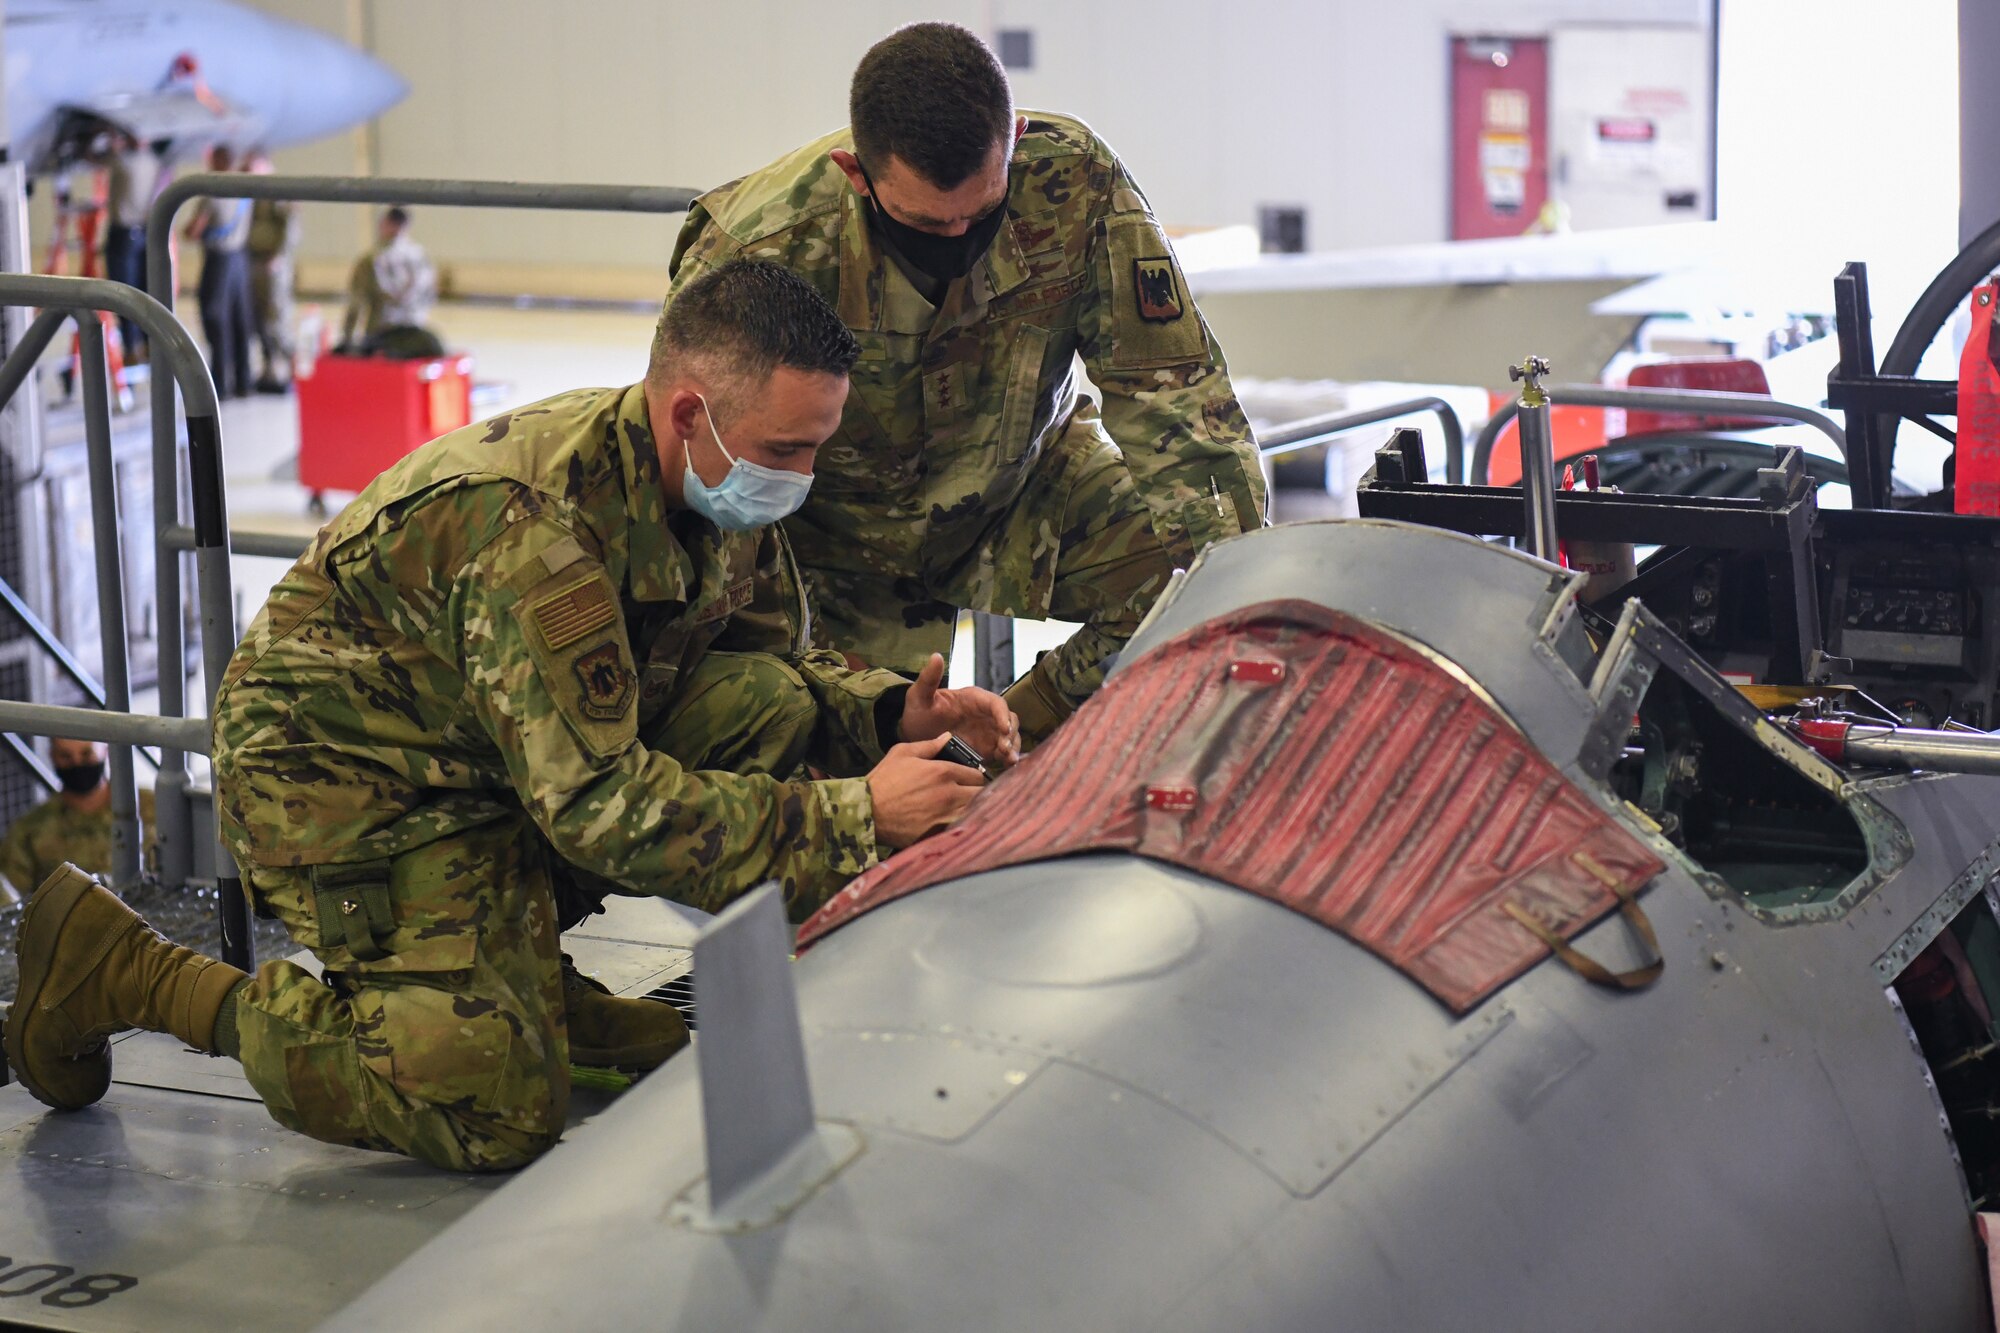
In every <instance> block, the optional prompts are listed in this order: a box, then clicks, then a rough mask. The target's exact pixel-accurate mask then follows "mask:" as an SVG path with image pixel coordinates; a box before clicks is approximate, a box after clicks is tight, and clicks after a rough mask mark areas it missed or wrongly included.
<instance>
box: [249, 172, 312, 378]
mask: <svg viewBox="0 0 2000 1333" xmlns="http://www.w3.org/2000/svg"><path fill="white" fill-rule="evenodd" d="M301 222H302V219H301V218H300V216H299V206H298V205H297V204H296V203H293V202H292V201H291V200H289V199H259V200H257V201H256V202H255V203H254V204H253V205H252V206H251V210H250V301H251V311H252V314H253V315H254V317H255V319H254V322H255V324H256V329H257V341H258V343H259V344H261V345H262V347H263V349H264V377H265V378H266V379H274V378H277V375H276V370H277V367H279V366H283V367H284V368H285V378H288V379H289V378H290V376H291V366H292V353H293V351H294V347H293V337H292V323H293V312H292V303H293V295H294V293H293V288H294V286H295V285H296V283H297V280H298V279H297V274H296V273H295V271H294V269H295V265H296V263H297V259H298V250H299V231H300V225H301Z"/></svg>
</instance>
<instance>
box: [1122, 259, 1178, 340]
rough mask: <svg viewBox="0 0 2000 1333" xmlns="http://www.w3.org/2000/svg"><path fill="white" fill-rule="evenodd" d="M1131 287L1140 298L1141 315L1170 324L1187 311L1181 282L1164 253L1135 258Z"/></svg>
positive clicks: (1160, 322) (1141, 317)
mask: <svg viewBox="0 0 2000 1333" xmlns="http://www.w3.org/2000/svg"><path fill="white" fill-rule="evenodd" d="M1132 279H1133V282H1132V289H1133V293H1134V295H1136V296H1137V298H1138V301H1139V318H1140V319H1144V320H1150V321H1152V322H1153V323H1155V324H1171V323H1173V322H1174V321H1175V320H1177V319H1179V318H1180V317H1181V316H1182V315H1183V314H1185V313H1187V307H1185V306H1183V305H1182V304H1181V289H1180V281H1179V279H1178V278H1177V277H1176V276H1175V274H1174V261H1173V260H1172V259H1169V258H1168V257H1166V256H1165V255H1161V256H1159V257H1158V258H1155V259H1135V260H1133V261H1132Z"/></svg>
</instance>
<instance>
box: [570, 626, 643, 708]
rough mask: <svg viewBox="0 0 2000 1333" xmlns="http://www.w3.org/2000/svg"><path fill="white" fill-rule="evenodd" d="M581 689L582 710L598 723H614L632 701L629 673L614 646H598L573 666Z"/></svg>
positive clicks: (615, 645) (579, 656)
mask: <svg viewBox="0 0 2000 1333" xmlns="http://www.w3.org/2000/svg"><path fill="white" fill-rule="evenodd" d="M573 665H574V666H575V668H576V678H577V681H578V683H579V684H581V685H582V686H583V711H584V713H585V714H587V715H588V716H590V717H594V718H596V719H598V720H599V721H601V722H616V721H617V720H618V719H619V718H621V717H623V716H625V708H626V705H628V704H630V703H631V702H632V687H633V684H634V681H633V675H632V672H631V671H630V670H629V669H628V668H627V667H626V665H625V659H624V657H623V656H622V655H621V654H620V653H619V651H618V645H617V644H616V643H604V644H599V645H598V646H597V647H595V648H592V649H591V650H590V651H589V652H587V653H581V654H579V655H578V656H577V659H576V661H575V662H574V663H573Z"/></svg>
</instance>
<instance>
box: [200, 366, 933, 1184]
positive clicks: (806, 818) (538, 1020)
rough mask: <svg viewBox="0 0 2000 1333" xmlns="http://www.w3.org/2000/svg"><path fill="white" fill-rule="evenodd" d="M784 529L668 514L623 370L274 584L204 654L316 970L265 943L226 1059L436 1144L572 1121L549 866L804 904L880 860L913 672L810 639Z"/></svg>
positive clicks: (553, 871) (283, 1101) (360, 1133)
mask: <svg viewBox="0 0 2000 1333" xmlns="http://www.w3.org/2000/svg"><path fill="white" fill-rule="evenodd" d="M806 635H807V627H806V624H805V615H804V597H803V585H802V584H801V582H800V581H799V579H798V576H797V573H796V571H795V569H794V567H793V565H792V563H791V555H790V551H789V548H788V547H787V546H786V544H785V542H784V540H783V538H782V536H781V535H780V534H779V533H778V532H777V530H776V529H765V530H762V531H759V532H752V533H727V532H721V531H719V530H718V529H716V528H715V527H714V526H713V525H711V524H709V523H708V522H707V520H705V519H703V518H701V517H700V516H699V515H696V514H693V513H691V512H686V511H679V512H674V513H671V514H670V513H669V512H668V510H667V509H666V505H665V500H664V498H663V496H662V494H661V491H660V476H659V465H658V460H657V457H656V455H655V453H654V445H653V437H652V433H651V431H650V429H649V427H648V424H647V413H646V404H645V396H644V393H643V390H642V389H641V388H639V387H638V386H633V387H631V388H627V389H612V390H604V389H595V390H584V391H580V392H577V393H571V394H564V395H561V396H559V397H556V398H551V399H548V400H546V401H544V402H542V403H539V404H536V405H535V406H533V407H528V408H524V409H521V410H519V411H516V412H513V413H510V414H507V415H504V416H501V417H497V418H495V419H494V420H493V421H491V422H482V423H480V424H478V425H474V426H470V427H467V428H466V429H464V430H461V431H457V432H455V433H454V434H451V435H448V436H445V437H444V438H443V439H442V440H438V441H435V442H433V443H431V444H429V445H426V446H425V447H424V448H422V449H420V450H418V451H417V452H416V453H414V454H412V455H411V456H410V457H409V458H407V459H405V460H403V461H402V462H400V463H398V464H397V465H396V466H394V467H392V468H391V469H389V471H387V472H385V473H383V474H382V476H380V477H379V478H377V479H376V481H375V482H374V483H373V484H372V485H371V486H369V488H368V489H367V490H366V491H364V492H362V494H361V495H360V497H359V498H358V499H356V500H355V502H354V503H353V504H352V505H350V506H349V507H348V508H347V509H346V510H345V511H344V512H343V513H342V514H341V515H340V516H339V517H338V518H336V519H335V520H334V521H333V522H332V523H331V524H330V525H328V527H327V528H326V529H325V530H324V531H323V532H322V533H321V534H320V536H319V538H318V540H317V541H316V542H315V543H314V545H313V547H312V549H311V550H310V551H308V552H307V553H306V555H305V556H304V557H302V558H301V559H300V561H299V562H298V564H297V565H295V566H294V567H293V568H292V570H291V572H290V573H289V574H287V575H286V576H285V578H284V579H283V580H282V581H281V582H280V583H279V584H278V586H277V587H276V589H274V590H273V592H272V594H271V599H270V601H269V603H268V604H267V605H266V606H265V608H264V610H263V612H262V613H261V614H260V615H259V616H258V618H257V620H256V622H255V623H254V624H253V625H252V626H251V627H250V631H249V634H248V635H247V637H246V638H245V640H244V642H243V644H242V646H241V647H239V648H238V649H237V652H236V655H235V657H234V659H233V660H232V661H231V663H230V667H229V671H228V674H227V676H226V677H225V679H224V683H223V688H222V693H221V697H220V699H219V701H218V706H217V710H216V723H215V731H216V737H215V751H216V755H217V763H216V772H217V780H218V787H219V794H220V799H219V803H218V804H219V812H220V816H221V823H222V831H223V836H224V838H225V840H226V842H227V844H228V846H229V849H230V850H231V852H232V853H234V855H235V856H236V858H237V860H238V862H239V864H240V865H241V866H242V867H243V869H244V877H245V881H246V884H247V886H248V889H249V892H250V895H251V898H252V901H253V902H254V903H255V904H256V905H257V907H258V908H259V910H262V911H265V912H269V913H272V914H275V915H276V916H277V917H279V918H280V919H281V920H282V921H284V923H285V925H286V927H287V929H289V930H290V932H291V933H292V935H293V937H294V938H295V939H297V940H298V941H299V942H300V943H301V944H303V945H304V946H306V947H307V948H310V949H311V950H312V951H313V952H314V953H315V954H316V955H317V956H318V958H319V960H320V961H321V963H322V964H324V966H325V968H326V969H327V972H328V974H329V975H328V979H327V982H326V983H324V984H322V983H321V982H319V981H316V980H314V979H313V978H312V976H311V975H310V974H308V973H307V972H305V971H304V970H303V969H300V968H298V967H295V966H293V965H292V964H290V963H284V962H275V963H267V964H266V965H265V966H264V967H263V968H262V969H261V970H260V971H259V972H258V974H257V977H256V979H255V980H254V981H253V982H251V983H250V985H249V986H248V988H247V989H246V990H245V991H244V993H243V994H242V996H241V997H240V999H239V1001H238V1006H237V1020H236V1031H237V1037H238V1040H239V1043H240V1046H241V1058H242V1061H243V1066H244V1071H245V1073H246V1074H247V1075H248V1077H249V1079H250V1082H251V1084H252V1086H254V1087H255V1088H256V1089H257V1091H258V1092H259V1094H260V1095H262V1096H263V1097H264V1099H265V1101H266V1103H267V1104H268V1105H269V1106H270V1108H271V1111H272V1114H273V1115H275V1116H276V1117H277V1119H278V1120H279V1121H280V1122H281V1123H283V1124H286V1125H289V1126H291V1127H293V1128H295V1129H299V1130H302V1131H304V1132H305V1133H308V1134H311V1135H314V1136H315V1137H318V1138H323V1139H327V1140H331V1141H334V1142H342V1143H353V1144H358V1145H361V1146H366V1147H373V1148H382V1149H391V1150H398V1151H402V1152H407V1153H411V1154H413V1155H415V1156H418V1157H421V1158H423V1159H424V1160H426V1161H430V1162H434V1163H438V1164H440V1165H445V1166H450V1167H455V1168H485V1167H507V1166H516V1165H519V1164H520V1163H522V1162H524V1161H526V1160H528V1159H529V1158H531V1157H532V1156H534V1155H535V1153H537V1152H539V1151H540V1150H541V1149H542V1148H545V1147H546V1146H547V1145H548V1144H549V1143H550V1142H552V1141H553V1140H554V1137H555V1135H556V1134H557V1133H559V1132H560V1130H561V1128H562V1122H563V1112H564V1106H565V1103H566V1101H567V1096H568V1075H567V1066H568V1055H567V1047H566V1042H565V1039H564V1033H563V1025H562V999H561V991H560V982H559V976H558V970H557V964H558V952H557V922H556V918H555V908H554V904H553V902H552V899H551V889H552V886H553V885H554V884H555V882H556V881H557V880H558V879H559V878H561V877H564V876H568V875H571V874H587V875H588V876H590V877H591V878H592V879H593V881H601V880H608V881H610V882H612V883H613V884H616V885H618V886H622V887H623V888H624V889H625V890H627V891H630V892H635V893H642V894H656V895H661V896H666V897H672V898H675V899H678V900H680V901H682V902H687V903H692V904H694V905H696V906H698V907H702V908H706V909H710V910H713V909H716V908H719V907H720V906H722V905H723V904H724V903H726V902H728V901H729V900H730V899H731V898H733V897H735V896H736V895H738V894H740V893H742V892H744V891H745V890H747V889H749V888H751V887H753V886H755V885H756V884H758V883H761V882H763V881H765V880H767V879H776V880H778V881H779V882H780V883H781V884H782V885H783V887H784V891H785V894H786V897H787V899H788V900H789V901H790V903H791V905H792V909H793V911H794V912H795V913H797V914H799V915H801V916H803V915H804V914H805V913H808V912H810V911H812V910H813V909H814V908H815V907H816V906H817V905H818V904H819V903H821V902H823V901H824V900H825V899H826V898H827V897H828V896H829V895H830V894H831V893H833V892H834V891H835V890H836V889H838V888H839V887H840V886H841V885H843V884H844V883H846V881H847V880H848V879H849V878H851V877H852V876H853V875H855V874H857V873H859V872H860V871H861V870H863V869H865V868H866V867H867V866H869V865H870V864H872V863H873V862H874V861H875V859H876V857H877V848H876V844H875V836H874V822H873V805H872V803H871V801H870V799H869V795H868V788H867V782H866V779H865V778H861V777H845V778H840V779H836V780H829V781H821V782H794V781H788V780H786V779H787V778H788V777H789V776H790V775H791V774H792V772H793V771H794V770H795V769H796V768H797V766H798V765H799V764H800V763H801V761H803V760H807V759H809V760H810V761H811V762H813V763H814V764H816V765H818V766H819V767H821V768H823V769H826V770H827V771H830V772H834V773H845V774H854V773H860V772H862V771H864V770H865V769H866V768H868V767H869V766H871V765H872V764H873V763H874V762H875V761H876V760H877V759H879V758H880V756H881V744H880V740H879V737H878V733H877V726H876V723H877V715H878V713H883V714H887V713H889V712H890V706H891V705H893V704H894V703H895V702H896V701H895V699H893V698H892V697H890V695H891V692H892V691H894V690H896V689H898V688H900V687H902V686H904V685H905V684H906V682H904V681H902V680H901V679H900V678H899V677H897V676H895V675H893V674H891V673H889V672H855V671H851V670H849V669H848V668H847V667H846V665H845V664H844V662H843V661H842V659H841V658H840V657H839V656H838V655H836V654H832V653H821V652H812V651H809V650H808V648H807V643H806Z"/></svg>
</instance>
